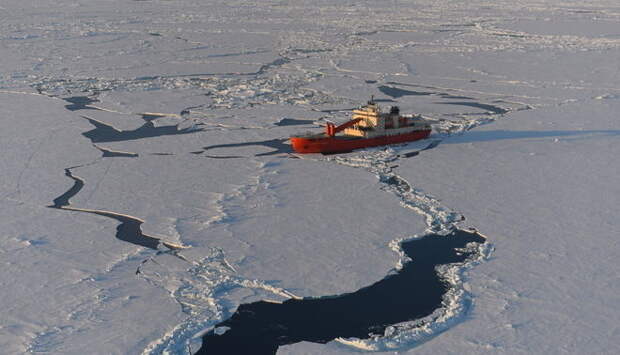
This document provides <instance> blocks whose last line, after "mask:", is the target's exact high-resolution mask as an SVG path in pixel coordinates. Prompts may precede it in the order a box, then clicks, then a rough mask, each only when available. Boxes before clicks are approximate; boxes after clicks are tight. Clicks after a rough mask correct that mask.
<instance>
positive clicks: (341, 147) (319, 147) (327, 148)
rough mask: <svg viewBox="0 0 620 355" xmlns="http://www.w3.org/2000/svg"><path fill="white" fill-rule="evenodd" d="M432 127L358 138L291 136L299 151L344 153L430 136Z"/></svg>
mask: <svg viewBox="0 0 620 355" xmlns="http://www.w3.org/2000/svg"><path fill="white" fill-rule="evenodd" d="M430 133H431V130H430V129H427V130H420V131H413V132H410V133H403V134H398V135H392V136H381V137H375V138H358V137H347V136H333V137H329V136H324V135H323V136H308V137H291V144H292V145H293V149H294V150H295V151H296V152H297V153H343V152H350V151H352V150H355V149H361V148H368V147H376V146H381V145H388V144H397V143H405V142H412V141H416V140H420V139H424V138H426V137H428V135H429V134H430Z"/></svg>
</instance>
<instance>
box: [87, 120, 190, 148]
mask: <svg viewBox="0 0 620 355" xmlns="http://www.w3.org/2000/svg"><path fill="white" fill-rule="evenodd" d="M82 117H83V118H84V119H86V120H87V121H88V122H89V123H90V124H92V125H93V126H95V128H94V129H92V130H90V131H87V132H84V133H82V135H83V136H85V137H86V138H88V139H90V141H91V142H92V143H105V142H121V141H130V140H136V139H143V138H151V137H159V136H173V135H181V134H190V133H196V132H198V131H201V130H202V129H200V128H199V129H178V127H177V126H175V125H172V126H160V127H156V126H155V124H154V123H153V122H152V121H150V120H147V122H146V123H144V124H143V125H142V126H140V127H138V128H136V129H134V130H131V131H123V130H119V129H117V128H115V127H113V126H111V125H109V124H107V123H104V122H101V121H98V120H96V119H94V118H90V117H86V116H82Z"/></svg>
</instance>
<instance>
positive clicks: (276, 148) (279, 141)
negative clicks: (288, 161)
mask: <svg viewBox="0 0 620 355" xmlns="http://www.w3.org/2000/svg"><path fill="white" fill-rule="evenodd" d="M287 141H288V138H276V139H267V140H264V141H252V142H243V143H227V144H215V145H210V146H207V147H203V148H202V150H201V151H196V152H192V153H193V154H201V153H204V152H206V151H208V150H212V149H220V148H239V147H251V146H259V147H266V148H269V149H271V150H270V151H269V152H264V153H258V154H254V155H253V156H254V157H262V156H269V155H276V154H283V153H284V154H286V153H292V152H293V148H292V146H291V145H290V144H287V143H286V142H287ZM207 156H208V157H210V158H220V159H226V158H243V156H239V155H235V156H211V155H207Z"/></svg>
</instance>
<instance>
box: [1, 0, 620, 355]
mask: <svg viewBox="0 0 620 355" xmlns="http://www.w3.org/2000/svg"><path fill="white" fill-rule="evenodd" d="M0 58H1V60H0V148H1V149H2V154H1V155H0V174H1V176H2V178H1V179H0V231H1V232H0V255H1V260H2V265H3V267H2V269H0V284H1V285H2V286H3V293H2V297H1V298H0V306H2V309H3V311H2V315H3V317H2V322H1V324H0V348H1V349H2V352H3V353H4V352H6V353H11V354H19V353H36V352H48V353H63V354H83V353H105V354H109V353H114V354H121V353H122V354H125V353H127V354H134V353H143V354H160V353H166V352H167V353H175V354H176V353H178V354H185V353H188V352H189V351H190V350H189V349H190V348H191V349H192V350H193V351H196V350H197V349H198V347H199V346H200V335H201V334H203V333H204V332H205V331H208V330H210V329H213V327H214V326H215V325H216V324H218V323H219V322H221V321H222V320H224V319H226V318H228V317H230V315H231V314H233V313H234V311H235V310H236V309H237V307H238V306H239V305H240V304H243V303H249V302H253V301H257V300H261V299H265V300H270V301H274V302H280V301H283V300H286V299H289V298H299V297H321V296H325V295H335V294H342V293H347V292H353V291H355V290H358V289H360V288H362V287H365V286H368V285H370V284H372V283H374V282H376V281H378V280H380V279H382V278H383V277H385V276H386V275H388V274H390V273H393V272H395V270H397V269H398V268H400V267H402V265H403V263H404V262H406V260H405V258H404V254H403V253H402V250H400V249H399V241H402V240H408V239H410V238H415V237H419V236H422V235H424V234H426V233H446V232H447V231H449V230H450V229H451V228H455V227H459V228H467V227H475V228H476V229H477V230H479V231H480V232H481V233H483V234H484V235H485V236H487V238H488V241H487V243H486V244H485V245H484V246H483V247H482V249H481V250H480V252H479V256H480V257H479V258H478V259H477V260H472V261H471V262H470V263H468V264H467V265H461V266H455V267H452V268H444V269H441V270H439V271H440V272H441V273H442V274H443V275H444V276H445V277H446V279H447V280H448V281H449V282H450V283H451V285H452V288H451V292H449V293H448V294H447V295H446V298H445V299H444V302H445V304H446V306H445V307H443V308H442V309H440V310H439V311H438V312H439V313H438V316H437V317H435V318H433V319H431V320H430V321H429V322H427V323H425V324H424V325H420V323H416V322H410V323H405V324H396V325H393V326H392V327H389V328H388V329H387V330H386V332H385V334H384V336H382V337H374V338H371V339H339V340H336V341H332V342H330V343H328V344H314V343H297V344H291V345H286V346H282V347H280V348H279V350H278V354H306V353H320V354H347V353H351V352H357V351H380V350H391V351H401V352H403V353H409V352H411V353H414V352H415V353H429V354H430V353H471V354H479V353H498V352H502V353H511V354H512V353H574V354H577V353H609V354H615V353H618V352H620V342H619V341H618V340H617V339H619V338H620V328H619V327H618V324H620V311H618V307H617V305H618V304H620V298H619V296H618V295H619V294H620V292H619V291H620V282H619V278H618V271H619V269H618V260H619V259H620V246H619V245H618V241H617V240H618V238H617V237H618V235H620V233H619V232H620V228H619V222H618V218H617V216H616V214H617V213H616V210H617V206H618V205H619V204H620V189H619V187H618V183H617V180H618V175H619V173H620V170H619V167H620V165H619V164H618V156H619V154H620V151H619V150H620V145H619V142H620V124H619V123H618V122H619V121H618V112H619V110H620V100H619V98H620V64H619V63H620V60H619V59H620V7H619V6H618V4H617V3H616V1H612V0H600V1H559V0H554V1H536V0H516V1H507V0H500V1H495V2H492V3H490V2H486V1H451V0H440V1H430V0H416V1H385V2H376V1H375V2H372V1H355V2H351V1H337V2H334V1H315V2H311V3H308V2H303V1H298V0H292V1H284V2H283V1H265V2H254V3H248V2H242V1H215V0H214V1H207V2H204V1H198V0H181V1H174V2H171V1H160V0H152V1H121V0H107V1H88V0H52V1H35V0H19V1H17V0H4V1H2V3H1V4H0ZM370 95H374V96H375V98H376V99H378V100H379V101H380V103H381V104H382V105H384V106H387V105H391V104H398V105H399V106H400V107H401V111H402V112H404V113H409V112H412V113H413V112H416V113H421V114H422V115H424V116H425V117H427V118H430V119H434V120H435V121H436V124H435V125H434V128H435V132H434V133H433V134H432V135H431V137H430V138H429V139H427V140H424V141H420V142H414V143H410V144H408V145H402V146H393V147H389V148H373V149H369V150H364V151H359V152H353V153H349V154H341V155H332V156H315V155H310V156H295V155H291V154H290V147H289V146H288V145H287V144H286V142H285V141H286V138H287V137H289V136H290V135H291V134H293V133H298V132H300V131H305V130H319V129H321V128H320V127H319V126H320V125H321V124H322V123H323V122H324V121H326V120H331V121H344V120H345V119H346V118H347V113H346V111H347V110H349V109H351V108H353V107H355V106H357V105H359V104H360V103H363V102H364V101H366V100H367V99H368V98H369V96H370ZM68 168H71V170H70V171H71V173H72V174H73V176H77V177H79V179H81V180H80V181H83V187H82V188H81V190H80V191H79V192H78V193H77V194H76V195H75V196H72V197H71V198H70V205H71V208H70V209H64V210H63V209H58V208H49V206H51V205H54V203H53V201H54V199H56V198H58V197H59V196H61V195H63V194H64V193H66V192H67V191H69V190H70V189H71V188H72V186H73V184H74V180H72V179H71V178H70V177H69V176H67V175H66V174H65V169H68ZM57 207H58V206H57ZM93 211H95V212H101V211H105V213H103V214H102V213H99V214H97V213H92V212H93ZM106 213H107V214H106ZM110 213H113V214H118V215H124V216H127V218H131V219H132V220H135V221H143V223H142V224H141V225H140V228H141V233H143V234H144V235H148V236H151V237H152V238H155V240H159V241H161V243H160V244H159V245H158V246H157V248H156V249H152V248H145V247H143V246H141V245H140V244H139V243H137V244H136V243H131V241H129V242H128V241H126V240H121V239H118V238H117V237H116V235H117V226H118V225H119V222H118V221H117V220H115V219H114V218H110ZM177 247H179V248H180V249H179V248H177ZM414 262H415V260H414ZM474 266H475V267H474ZM412 297H415V295H412ZM226 331H228V329H226V328H225V327H218V328H217V329H216V332H219V333H222V334H223V333H225V332H226Z"/></svg>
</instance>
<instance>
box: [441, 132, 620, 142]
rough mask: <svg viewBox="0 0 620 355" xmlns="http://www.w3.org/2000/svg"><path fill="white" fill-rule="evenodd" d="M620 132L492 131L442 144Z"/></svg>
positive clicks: (615, 133) (587, 137) (609, 134)
mask: <svg viewBox="0 0 620 355" xmlns="http://www.w3.org/2000/svg"><path fill="white" fill-rule="evenodd" d="M619 135H620V130H583V131H565V130H551V131H508V130H491V131H474V130H472V131H467V134H464V135H458V136H454V137H452V138H451V139H445V140H443V141H442V142H441V144H460V143H474V142H491V141H498V140H510V139H548V138H558V139H561V138H563V139H564V140H567V139H571V140H574V139H592V138H600V137H606V136H619Z"/></svg>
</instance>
